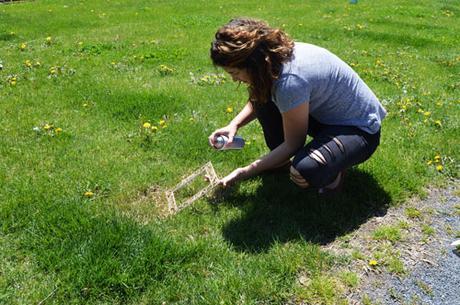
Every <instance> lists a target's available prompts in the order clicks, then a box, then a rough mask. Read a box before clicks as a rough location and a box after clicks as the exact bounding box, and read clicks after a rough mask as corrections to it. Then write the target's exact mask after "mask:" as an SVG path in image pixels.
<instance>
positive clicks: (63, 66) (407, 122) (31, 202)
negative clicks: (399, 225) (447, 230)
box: [0, 0, 460, 304]
mask: <svg viewBox="0 0 460 305" xmlns="http://www.w3.org/2000/svg"><path fill="white" fill-rule="evenodd" d="M235 16H252V17H258V18H262V19H265V20H267V21H268V22H269V23H270V24H272V25H274V26H279V27H283V28H285V30H286V31H287V32H288V33H289V34H290V35H291V36H292V37H293V38H294V39H296V40H299V41H306V42H311V43H315V44H318V45H321V46H323V47H326V48H328V49H330V50H331V51H333V52H334V53H336V54H337V55H338V56H339V57H341V58H343V59H344V60H345V61H346V62H348V63H349V64H350V65H351V66H353V67H354V69H356V70H357V72H358V73H359V74H360V75H361V77H362V78H363V79H364V80H365V81H366V82H367V83H368V85H369V86H370V87H371V88H372V89H373V90H374V92H375V93H376V94H377V96H378V97H379V98H380V99H381V100H382V102H383V103H384V104H385V107H386V108H387V109H388V111H389V115H388V117H387V118H386V119H385V121H384V124H383V133H382V143H381V145H380V147H379V149H378V151H377V152H376V154H375V155H374V156H373V158H372V159H371V160H370V161H368V162H366V163H365V164H363V165H360V166H358V167H357V168H356V169H354V170H351V171H350V173H349V175H348V176H347V181H346V182H345V191H344V193H343V195H341V196H340V197H338V198H336V199H324V198H321V197H319V196H317V195H316V194H315V193H314V192H313V191H303V190H299V189H297V188H296V187H295V186H294V185H293V184H292V183H291V182H290V181H289V179H288V177H287V176H286V175H285V174H278V175H263V176H260V177H256V178H254V179H250V180H248V181H245V182H243V183H241V184H239V185H238V186H236V187H234V188H233V189H231V190H229V191H226V192H224V193H223V194H221V195H220V196H219V197H217V198H214V199H212V200H208V199H203V200H199V201H198V202H197V203H196V204H194V206H192V207H190V208H187V209H185V210H184V211H182V212H180V213H179V214H178V215H177V216H175V217H170V218H161V217H157V216H155V213H150V214H149V213H148V210H149V209H148V205H145V204H144V205H142V206H141V205H139V206H137V205H136V204H135V203H136V202H138V201H139V197H140V194H143V193H146V192H147V193H148V190H149V189H151V186H155V188H156V189H158V190H166V189H169V188H171V187H173V186H174V185H175V184H176V183H178V182H179V181H180V178H181V177H183V176H186V175H188V174H190V172H191V171H193V170H194V169H197V168H199V167H200V166H202V165H203V164H204V163H205V162H207V161H209V160H211V161H212V162H213V164H214V166H215V168H216V170H217V172H218V174H219V175H220V176H223V175H225V174H226V173H228V172H230V171H231V170H232V169H233V168H235V167H237V166H242V165H246V164H247V163H249V162H251V161H252V160H254V159H255V158H257V157H258V156H260V155H262V154H263V153H265V152H266V151H267V149H266V148H265V146H264V143H263V135H262V133H261V130H260V127H259V126H258V125H257V124H256V123H254V124H251V125H249V126H247V127H246V128H245V129H243V130H241V132H240V133H241V135H242V136H243V137H245V138H246V139H247V140H248V141H250V142H251V144H250V145H247V146H246V147H245V148H244V150H243V151H240V152H235V151H232V152H216V151H213V150H212V149H210V148H209V147H208V146H207V136H208V135H209V134H210V133H211V132H212V131H213V130H214V129H215V128H218V127H221V126H223V125H224V124H226V123H227V122H228V121H229V120H231V118H232V116H233V115H234V113H227V111H226V109H227V107H233V108H234V109H235V112H236V111H237V110H238V109H239V108H240V107H242V106H243V105H244V102H245V95H246V89H245V88H244V87H243V86H241V87H238V86H237V85H236V84H234V83H232V82H231V81H230V78H229V77H227V78H226V79H222V77H221V76H215V75H216V74H219V73H221V72H222V71H217V70H215V69H214V67H213V66H212V65H211V63H210V60H209V58H208V54H209V53H208V49H209V44H210V41H211V39H212V37H213V34H214V32H215V30H216V29H217V28H218V27H219V26H220V25H222V24H224V23H225V22H227V21H228V20H229V19H230V18H232V17H235ZM459 16H460V6H459V5H458V3H457V2H456V1H454V0H448V1H428V0H424V1H417V2H414V1H395V0H394V1H393V0H391V1H384V2H378V3H376V2H375V1H374V2H372V1H364V0H363V1H360V2H359V4H357V5H350V4H349V3H348V1H346V0H340V1H339V0H334V1H319V0H315V1H308V2H305V1H287V2H286V1H284V2H283V3H280V2H279V1H265V2H263V3H262V2H260V1H237V2H232V3H228V2H224V1H211V2H210V1H208V2H206V3H205V2H201V1H163V2H155V3H152V2H151V1H124V2H122V1H57V0H56V1H49V0H48V1H46V0H45V1H31V2H21V3H17V4H10V5H1V6H0V61H1V64H2V65H3V69H2V70H0V159H1V162H0V261H1V264H0V303H2V304H24V303H38V302H40V301H41V300H43V299H45V298H46V297H47V296H50V297H49V298H48V299H47V301H46V302H47V303H51V304H53V303H55V304H62V303H66V304H81V303H87V304H151V303H155V304H161V303H162V302H166V303H167V304H170V303H174V304H216V303H222V304H260V303H263V304H282V303H285V302H287V301H288V300H302V299H303V300H310V301H312V302H317V303H325V304H337V303H340V302H342V301H343V296H341V295H340V293H339V292H340V291H341V289H340V287H341V286H344V285H347V284H348V285H349V284H350V283H349V282H350V279H347V278H346V279H343V280H340V279H334V278H329V277H328V276H327V275H326V274H327V272H329V271H330V270H331V268H333V267H334V266H335V264H340V262H337V261H336V258H334V257H333V256H331V255H329V253H327V252H325V251H323V250H321V248H320V247H319V245H321V244H324V243H328V242H330V241H332V240H334V239H336V238H338V237H340V236H343V235H345V234H347V233H348V232H350V231H352V230H354V229H355V228H357V227H359V225H360V224H362V223H363V222H365V221H366V220H367V219H368V218H369V217H371V216H372V215H374V214H375V213H377V212H378V213H381V212H382V210H385V209H386V208H388V206H390V205H396V204H399V203H401V202H404V200H405V199H407V198H408V197H409V196H411V195H414V194H423V187H424V186H426V185H428V184H431V185H435V186H442V185H444V184H445V183H446V182H447V181H448V179H449V178H452V177H453V178H458V158H459V155H458V154H459V152H458V144H459V143H458V132H459V122H460V120H459V106H460V100H459V98H458V96H459V90H460V80H459V79H458V75H459V73H460V57H459V55H460V54H459V53H460V52H459V47H458V41H459V40H460V34H459V33H460V27H459V24H460V23H459ZM47 37H51V40H50V41H47ZM23 43H24V44H25V46H24V49H23V50H21V44H23ZM28 61H30V64H29V62H28ZM37 62H39V63H40V64H37ZM29 65H30V67H29ZM162 65H165V66H166V67H167V68H168V69H165V68H164V67H163V66H162ZM190 73H193V75H191V74H190ZM160 120H163V121H165V123H162V124H160ZM145 122H149V123H151V125H152V126H155V127H157V128H158V130H156V131H154V130H152V129H148V130H146V129H145V128H143V124H144V123H145ZM46 124H48V125H50V124H52V127H50V128H48V126H46ZM165 125H166V127H165V128H163V126H165ZM45 126H46V127H47V129H48V130H45V128H44V127H45ZM34 127H37V128H36V130H37V131H34V130H33V128H34ZM57 128H61V129H62V131H58V129H57ZM439 166H442V168H441V167H439ZM85 192H92V193H93V195H92V196H84V194H85ZM150 204H151V209H150V210H154V209H155V208H157V207H156V206H155V205H158V204H159V202H155V201H152V202H151V203H150ZM139 214H141V215H139ZM144 214H148V216H146V215H144ZM138 216H144V217H138ZM140 219H142V221H140ZM301 271H306V272H307V273H308V274H310V275H311V277H312V281H311V285H310V286H308V287H303V288H299V287H298V285H297V279H296V278H297V276H298V274H299V272H301ZM352 282H354V280H353V281H352Z"/></svg>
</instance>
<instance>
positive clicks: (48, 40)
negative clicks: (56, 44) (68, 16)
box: [46, 36, 53, 44]
mask: <svg viewBox="0 0 460 305" xmlns="http://www.w3.org/2000/svg"><path fill="white" fill-rule="evenodd" d="M52 41H53V38H51V36H48V37H46V43H47V44H51V42H52Z"/></svg>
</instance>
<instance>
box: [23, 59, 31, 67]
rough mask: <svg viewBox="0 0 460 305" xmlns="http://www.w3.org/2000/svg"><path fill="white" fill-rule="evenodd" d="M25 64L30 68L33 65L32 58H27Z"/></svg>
mask: <svg viewBox="0 0 460 305" xmlns="http://www.w3.org/2000/svg"><path fill="white" fill-rule="evenodd" d="M24 66H26V67H27V68H30V67H32V62H31V61H30V60H28V59H27V60H26V61H25V62H24Z"/></svg>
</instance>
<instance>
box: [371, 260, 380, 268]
mask: <svg viewBox="0 0 460 305" xmlns="http://www.w3.org/2000/svg"><path fill="white" fill-rule="evenodd" d="M378 264H379V263H378V262H377V261H376V260H375V259H371V260H370V261H369V266H371V267H374V266H377V265H378Z"/></svg>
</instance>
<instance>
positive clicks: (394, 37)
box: [353, 31, 443, 48]
mask: <svg viewBox="0 0 460 305" xmlns="http://www.w3.org/2000/svg"><path fill="white" fill-rule="evenodd" d="M353 35H354V36H355V37H360V38H363V39H367V40H372V41H375V42H378V43H388V44H392V45H401V46H412V47H416V48H424V47H431V46H439V45H441V44H443V43H442V42H440V41H437V40H433V39H429V38H424V37H417V36H410V35H405V34H397V33H379V32H375V31H354V32H353Z"/></svg>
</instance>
